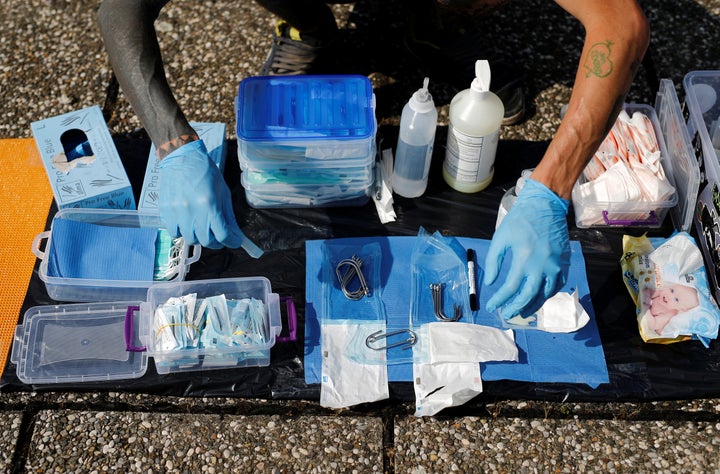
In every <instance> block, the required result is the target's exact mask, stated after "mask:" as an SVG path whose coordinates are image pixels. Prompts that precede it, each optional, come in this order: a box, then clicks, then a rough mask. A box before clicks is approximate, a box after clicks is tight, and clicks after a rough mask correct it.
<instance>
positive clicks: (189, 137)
mask: <svg viewBox="0 0 720 474" xmlns="http://www.w3.org/2000/svg"><path fill="white" fill-rule="evenodd" d="M198 139H199V137H198V136H197V135H196V134H194V133H189V134H186V135H180V136H179V137H177V138H173V139H172V140H170V141H169V142H165V143H163V144H162V145H160V146H158V147H157V154H158V159H160V160H162V159H163V158H165V157H166V156H168V155H169V154H170V153H172V152H173V151H175V150H177V149H178V148H180V147H181V146H183V145H185V144H186V143H190V142H194V141H195V140H198Z"/></svg>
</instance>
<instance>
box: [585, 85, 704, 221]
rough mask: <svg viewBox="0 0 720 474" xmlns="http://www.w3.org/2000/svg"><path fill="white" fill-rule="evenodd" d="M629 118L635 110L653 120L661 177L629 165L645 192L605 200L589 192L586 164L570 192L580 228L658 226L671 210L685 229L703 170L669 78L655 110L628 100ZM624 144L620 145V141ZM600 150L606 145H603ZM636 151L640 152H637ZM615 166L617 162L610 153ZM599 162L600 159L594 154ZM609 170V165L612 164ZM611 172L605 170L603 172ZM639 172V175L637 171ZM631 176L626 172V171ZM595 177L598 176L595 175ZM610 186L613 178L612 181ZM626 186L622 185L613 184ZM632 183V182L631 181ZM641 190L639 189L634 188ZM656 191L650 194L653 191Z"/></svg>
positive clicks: (660, 92) (640, 191)
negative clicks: (651, 185) (649, 175)
mask: <svg viewBox="0 0 720 474" xmlns="http://www.w3.org/2000/svg"><path fill="white" fill-rule="evenodd" d="M624 110H625V112H627V114H628V116H630V117H632V116H633V114H634V113H635V112H640V113H642V114H644V115H645V116H646V117H647V118H648V119H649V120H650V123H651V124H652V129H653V130H652V132H653V133H654V138H655V140H656V142H657V149H658V151H659V153H660V157H659V165H660V166H659V171H656V172H655V173H654V175H655V177H656V176H660V181H659V182H658V181H655V179H656V178H655V177H652V179H648V178H647V176H643V175H641V174H639V173H640V171H642V172H645V173H648V172H650V171H649V170H647V169H645V170H640V171H638V170H635V169H630V165H629V166H627V167H626V169H627V170H628V171H629V174H630V175H631V176H632V178H628V179H630V180H631V181H632V182H633V183H634V184H635V185H639V186H638V187H639V188H641V189H640V190H639V194H641V196H633V197H632V198H626V199H603V198H599V197H598V196H597V194H592V193H589V192H587V191H586V189H587V187H585V186H584V185H586V183H588V181H589V178H588V175H589V174H590V173H588V168H586V170H585V171H584V172H583V174H582V175H581V176H580V178H579V179H578V181H577V182H576V183H575V186H574V187H573V190H572V203H573V208H574V212H575V224H576V225H577V227H580V228H588V227H643V228H658V227H660V226H661V225H662V223H663V220H664V219H665V217H666V215H667V214H668V212H669V211H672V213H671V214H672V219H673V223H674V226H675V228H677V229H679V230H687V229H688V228H689V226H690V222H691V220H692V208H693V206H694V202H695V196H696V195H697V186H698V180H699V172H698V170H697V163H696V162H695V160H694V158H693V156H692V152H691V151H689V150H691V147H690V144H689V142H688V138H687V130H686V128H685V123H684V121H683V120H682V114H681V112H680V104H679V101H678V98H677V94H676V92H675V89H674V86H673V84H672V82H671V81H668V80H663V81H662V84H661V88H660V91H659V92H658V96H657V98H656V103H655V108H653V107H651V106H649V105H644V104H626V105H625V107H624ZM620 146H622V144H621V145H620ZM631 147H632V145H631ZM601 150H602V148H601ZM635 151H636V152H637V153H638V154H641V153H640V150H635ZM609 158H610V159H612V160H614V161H615V163H616V164H617V162H618V161H622V160H618V159H615V158H613V157H612V156H610V157H609ZM593 160H597V158H595V157H594V158H593ZM608 169H610V168H608ZM604 172H605V173H607V171H604ZM636 173H637V174H636ZM625 176H627V174H626V175H625ZM593 179H597V178H593ZM648 182H655V183H658V184H657V188H655V189H653V190H652V191H653V192H655V193H657V195H659V196H662V197H657V195H656V196H655V197H656V198H655V199H653V198H648V197H647V195H646V190H645V189H642V186H644V185H646V183H648ZM608 183H609V184H608V188H610V187H611V186H610V182H609V181H608ZM619 186H622V185H621V184H620V183H618V184H617V186H616V185H615V184H612V187H613V188H615V189H617V187H619ZM631 186H632V185H631ZM636 189H637V188H636ZM693 189H694V190H695V191H692V190H693ZM650 194H651V195H652V193H650Z"/></svg>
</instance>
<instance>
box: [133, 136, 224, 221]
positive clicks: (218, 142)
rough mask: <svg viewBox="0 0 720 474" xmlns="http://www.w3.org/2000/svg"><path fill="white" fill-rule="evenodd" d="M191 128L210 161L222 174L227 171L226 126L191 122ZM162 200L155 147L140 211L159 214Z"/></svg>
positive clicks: (143, 188)
mask: <svg viewBox="0 0 720 474" xmlns="http://www.w3.org/2000/svg"><path fill="white" fill-rule="evenodd" d="M190 126H191V127H192V128H193V129H194V130H195V131H196V132H197V134H198V137H200V140H202V141H203V142H204V143H205V148H207V150H208V154H209V155H210V159H211V160H212V161H213V163H215V165H216V166H217V167H218V169H219V170H220V173H222V172H223V171H224V170H225V159H226V157H227V146H226V141H225V128H226V127H225V124H224V123H218V122H207V123H205V122H190ZM159 199H160V162H159V161H158V159H157V150H156V149H155V145H151V146H150V153H149V155H148V162H147V167H146V168H145V178H144V179H143V185H142V190H141V191H140V201H139V202H138V211H141V212H147V213H155V214H156V213H158V212H159V209H158V204H159V202H160V201H159Z"/></svg>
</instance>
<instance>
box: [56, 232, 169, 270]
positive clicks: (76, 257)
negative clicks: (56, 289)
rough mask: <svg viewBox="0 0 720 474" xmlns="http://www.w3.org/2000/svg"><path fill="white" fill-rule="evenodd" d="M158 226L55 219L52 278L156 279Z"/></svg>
mask: <svg viewBox="0 0 720 474" xmlns="http://www.w3.org/2000/svg"><path fill="white" fill-rule="evenodd" d="M157 233H158V229H157V228H131V227H112V226H104V225H98V224H91V223H88V222H80V221H75V220H72V219H55V220H53V225H52V234H51V236H50V249H49V250H48V252H49V253H48V270H47V274H48V276H49V277H60V278H83V279H90V280H126V281H152V279H153V271H154V268H155V239H156V237H157Z"/></svg>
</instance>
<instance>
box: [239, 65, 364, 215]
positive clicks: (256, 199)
mask: <svg viewBox="0 0 720 474" xmlns="http://www.w3.org/2000/svg"><path fill="white" fill-rule="evenodd" d="M235 105H236V112H237V130H236V132H237V137H238V160H239V162H240V169H241V170H242V184H243V187H244V188H245V191H246V197H247V200H248V204H250V205H251V206H253V207H257V208H265V207H330V206H359V205H363V204H365V203H366V202H367V201H368V200H369V198H370V195H371V190H372V187H373V183H374V176H375V173H374V171H373V169H374V163H375V154H376V153H375V152H376V147H375V135H376V132H377V123H376V119H375V96H374V94H373V90H372V84H371V83H370V81H369V80H368V79H367V78H366V77H364V76H358V75H325V76H313V75H304V76H289V77H284V76H283V77H277V76H273V77H250V78H246V79H244V80H243V81H242V82H241V83H240V86H239V89H238V96H237V98H236V103H235Z"/></svg>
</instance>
